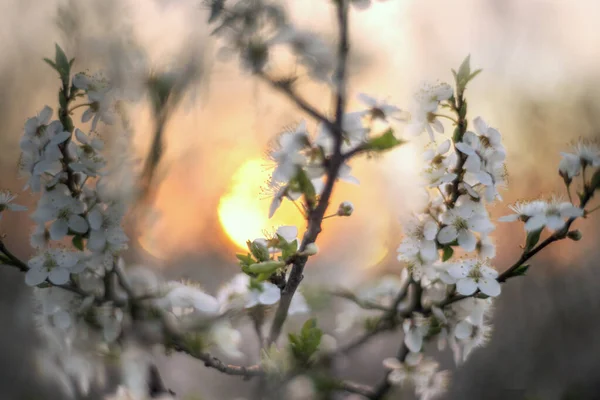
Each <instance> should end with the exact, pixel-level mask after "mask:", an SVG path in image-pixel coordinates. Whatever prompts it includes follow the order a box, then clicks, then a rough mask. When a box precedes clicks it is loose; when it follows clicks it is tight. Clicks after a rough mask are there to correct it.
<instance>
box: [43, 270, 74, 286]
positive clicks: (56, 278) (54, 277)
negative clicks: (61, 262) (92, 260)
mask: <svg viewBox="0 0 600 400" xmlns="http://www.w3.org/2000/svg"><path fill="white" fill-rule="evenodd" d="M48 279H49V280H50V282H52V283H54V284H55V285H64V284H65V283H67V282H69V271H68V270H67V269H65V268H53V269H52V271H50V274H49V275H48Z"/></svg>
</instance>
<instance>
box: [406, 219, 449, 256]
mask: <svg viewBox="0 0 600 400" xmlns="http://www.w3.org/2000/svg"><path fill="white" fill-rule="evenodd" d="M402 226H403V228H404V233H405V234H406V236H407V237H408V238H409V239H410V240H411V241H413V242H414V243H415V244H416V246H417V248H418V249H419V253H420V255H421V257H423V259H425V260H430V261H435V260H436V259H437V257H438V252H437V244H436V242H435V238H436V236H437V233H438V230H439V227H438V224H437V222H436V221H435V220H434V219H433V218H431V217H430V216H424V217H421V218H419V217H418V216H416V215H414V216H413V217H412V218H410V219H409V220H407V221H405V222H404V224H403V225H402ZM402 247H403V246H402V244H401V245H400V247H399V248H398V251H399V252H400V251H402Z"/></svg>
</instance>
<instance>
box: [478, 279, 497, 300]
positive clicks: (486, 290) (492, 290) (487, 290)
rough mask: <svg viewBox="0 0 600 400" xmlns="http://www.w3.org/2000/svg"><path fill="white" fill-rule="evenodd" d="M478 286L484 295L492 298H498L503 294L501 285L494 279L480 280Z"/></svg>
mask: <svg viewBox="0 0 600 400" xmlns="http://www.w3.org/2000/svg"><path fill="white" fill-rule="evenodd" d="M478 286H479V290H481V292H482V293H483V294H487V295H488V296H490V297H496V296H498V295H499V294H500V292H501V288H500V283H498V281H497V280H496V279H493V278H482V279H480V280H479V283H478Z"/></svg>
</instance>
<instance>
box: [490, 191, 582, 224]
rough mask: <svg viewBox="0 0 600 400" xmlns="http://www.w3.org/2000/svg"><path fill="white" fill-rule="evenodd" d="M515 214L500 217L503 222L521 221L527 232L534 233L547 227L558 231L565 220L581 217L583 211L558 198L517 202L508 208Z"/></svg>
mask: <svg viewBox="0 0 600 400" xmlns="http://www.w3.org/2000/svg"><path fill="white" fill-rule="evenodd" d="M509 207H510V208H511V209H512V210H513V211H514V212H515V213H514V214H511V215H506V216H503V217H500V218H499V219H498V220H499V221H503V222H513V221H517V220H519V219H520V220H522V221H524V222H525V230H526V231H527V232H531V231H536V230H538V229H542V228H543V227H547V228H548V229H551V230H560V229H562V228H563V227H564V226H565V219H566V218H577V217H581V216H583V210H582V209H581V208H579V207H576V206H574V205H573V204H571V203H569V202H564V201H561V200H560V199H558V198H554V199H552V200H551V201H550V202H545V201H542V200H535V201H531V202H519V203H516V204H514V205H511V206H509Z"/></svg>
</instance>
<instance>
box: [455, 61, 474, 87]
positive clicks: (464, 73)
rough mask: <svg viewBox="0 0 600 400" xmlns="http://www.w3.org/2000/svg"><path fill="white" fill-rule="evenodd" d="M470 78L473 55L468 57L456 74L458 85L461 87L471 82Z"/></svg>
mask: <svg viewBox="0 0 600 400" xmlns="http://www.w3.org/2000/svg"><path fill="white" fill-rule="evenodd" d="M469 76H471V55H468V56H467V57H466V58H465V59H464V60H463V62H462V64H460V67H458V72H457V73H456V77H457V83H458V84H459V85H462V84H463V83H464V84H466V83H467V82H468V81H469ZM463 87H464V86H463Z"/></svg>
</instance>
